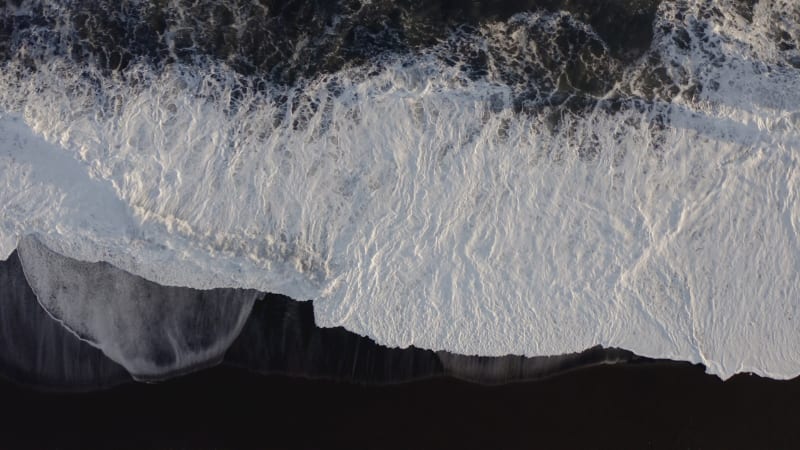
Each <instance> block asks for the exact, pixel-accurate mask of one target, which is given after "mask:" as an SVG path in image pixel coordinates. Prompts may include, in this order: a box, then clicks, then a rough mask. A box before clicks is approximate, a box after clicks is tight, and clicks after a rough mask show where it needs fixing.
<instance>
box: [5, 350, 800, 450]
mask: <svg viewBox="0 0 800 450" xmlns="http://www.w3.org/2000/svg"><path fill="white" fill-rule="evenodd" d="M0 398H2V408H0V411H2V412H0V445H1V446H2V448H35V449H45V448H130V449H144V448H161V449H234V448H326V449H327V448H349V449H358V448H369V449H372V448H386V449H428V448H433V449H438V448H459V449H465V448H476V449H492V448H608V449H612V448H616V449H618V448H638V449H646V448H668V449H716V448H720V449H721V448H727V449H732V448H743V449H759V448H761V449H764V448H773V449H775V448H797V447H798V446H800V428H799V427H798V426H797V424H798V423H800V405H799V404H798V400H800V380H794V381H789V382H781V381H774V380H767V379H762V378H758V377H755V376H747V375H740V376H736V377H734V378H733V379H731V380H729V381H727V382H724V383H723V382H721V381H720V380H719V379H717V378H715V377H712V376H708V375H705V374H704V373H703V369H702V368H701V367H698V366H691V365H689V364H683V363H645V364H621V365H614V366H598V367H592V368H587V369H582V370H576V371H572V372H569V373H565V374H562V375H559V376H556V377H552V378H548V379H545V380H539V381H534V382H524V383H514V384H506V385H502V386H484V385H478V384H471V383H466V382H463V381H457V380H454V379H452V378H437V379H429V380H424V381H416V382H411V383H403V384H397V385H390V386H368V385H361V384H353V383H343V382H332V381H323V380H308V379H304V378H290V377H283V376H268V377H265V376H261V375H254V374H251V373H248V372H246V371H243V370H239V369H232V368H217V369H212V370H208V371H204V372H200V373H197V374H194V375H190V376H187V377H183V378H178V379H175V380H172V381H169V382H166V383H162V384H156V385H145V384H128V385H124V386H119V387H116V388H112V389H109V390H104V391H98V392H94V393H86V394H46V393H40V392H36V391H33V390H30V389H27V388H20V387H17V386H14V385H12V384H10V383H7V382H3V383H0Z"/></svg>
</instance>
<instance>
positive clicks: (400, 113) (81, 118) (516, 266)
mask: <svg viewBox="0 0 800 450" xmlns="http://www.w3.org/2000/svg"><path fill="white" fill-rule="evenodd" d="M665 3H666V4H664V5H662V7H661V10H660V11H659V19H658V23H656V25H655V26H656V29H657V30H662V27H661V26H662V25H664V24H677V25H679V26H685V27H686V28H687V30H688V33H689V38H690V45H689V46H688V49H681V48H680V47H679V46H678V45H676V43H675V41H674V40H673V34H671V33H672V32H667V31H663V30H662V31H659V32H658V33H657V35H656V42H655V43H654V50H653V51H654V52H655V54H657V55H659V57H660V58H661V59H662V60H663V61H666V67H667V71H668V72H669V74H670V76H671V77H672V78H674V79H675V80H677V81H678V83H679V85H680V86H679V87H680V88H681V89H683V90H687V89H689V88H690V87H691V86H692V85H693V84H695V83H701V84H702V85H704V86H705V89H704V90H703V91H702V93H701V94H700V95H699V96H698V97H697V98H696V99H695V100H692V101H689V100H685V99H684V96H677V97H676V98H674V99H671V102H666V101H665V99H662V100H660V101H659V100H655V101H654V102H652V103H650V104H648V106H647V107H646V108H637V107H632V106H630V107H623V108H622V109H621V110H620V111H619V112H616V113H609V112H604V111H602V110H599V109H598V110H597V111H595V112H591V113H587V114H584V115H580V116H570V115H566V116H564V117H563V120H562V124H561V126H559V127H557V129H556V130H555V131H554V130H553V129H552V128H551V127H549V126H547V125H546V124H545V122H544V121H542V120H540V119H538V118H536V117H535V116H525V115H521V114H515V113H514V112H513V111H512V110H511V109H510V108H508V107H505V108H497V107H496V103H497V99H506V101H505V104H506V105H508V104H509V103H510V102H509V101H508V99H509V98H510V96H511V95H512V93H511V91H510V88H509V87H507V86H504V85H502V84H499V83H494V82H492V79H491V77H490V78H489V79H488V80H485V81H470V80H467V79H465V78H464V77H463V75H462V74H461V73H460V72H459V71H458V69H457V68H452V67H448V66H447V65H444V64H442V63H441V62H440V61H439V60H438V59H436V58H435V57H433V56H423V57H420V58H418V59H416V60H414V61H413V62H411V61H409V60H397V61H395V62H389V63H387V64H386V66H385V67H384V68H382V69H381V70H380V71H377V73H376V74H372V75H370V76H368V77H367V76H363V73H362V72H359V71H358V70H353V71H349V72H342V73H338V74H335V75H332V76H328V77H325V78H322V79H318V80H314V81H311V82H309V83H308V86H307V87H306V88H305V89H304V91H303V92H302V93H300V92H299V91H296V90H294V91H293V90H289V91H286V94H287V95H289V96H292V95H294V96H300V95H302V96H305V97H306V98H307V100H308V101H307V102H306V105H308V104H309V103H308V102H316V106H317V107H315V108H311V107H305V108H303V107H301V108H298V109H296V110H294V111H293V110H292V109H291V108H289V109H283V108H281V107H280V105H278V104H276V103H275V102H274V101H272V100H271V99H272V98H274V97H273V96H271V95H270V94H269V93H262V94H244V96H243V97H241V98H237V99H236V100H235V101H234V100H233V97H235V96H236V94H235V90H236V87H237V85H238V84H237V83H239V81H237V78H236V77H235V76H234V75H233V74H232V73H231V72H230V71H229V70H227V69H226V68H225V67H224V66H219V65H214V64H211V63H208V64H205V65H204V66H202V68H199V67H185V66H174V67H171V68H169V69H167V70H165V71H163V72H160V73H155V72H152V71H151V70H150V69H148V68H146V67H144V66H133V67H131V68H129V69H127V70H126V72H125V74H124V76H117V77H115V78H104V77H102V76H99V75H97V74H96V73H92V72H91V71H90V70H89V69H81V68H76V67H74V66H72V65H71V64H70V63H67V62H65V61H63V60H60V59H58V58H53V59H52V61H51V63H50V64H48V65H47V66H46V67H40V69H39V70H38V72H36V73H35V74H31V75H29V76H26V77H24V78H22V79H18V78H17V77H16V76H15V74H14V72H13V71H11V70H9V71H6V72H5V73H3V74H0V108H2V109H4V112H2V114H3V116H2V119H0V131H2V132H0V158H2V159H0V183H2V185H3V189H2V191H0V205H2V206H0V208H2V210H0V211H2V218H1V219H0V220H1V221H0V246H2V247H0V255H7V254H8V253H10V252H11V251H12V250H13V248H12V247H13V243H15V242H16V240H17V239H18V238H19V237H21V236H23V235H25V234H29V233H37V234H38V236H39V238H40V239H41V240H42V241H43V242H44V243H45V244H46V245H47V246H48V247H50V248H52V249H54V250H55V251H57V252H59V253H62V254H64V255H66V256H69V257H72V258H76V259H80V260H85V261H98V260H103V261H108V262H110V263H112V264H114V265H115V266H117V267H120V268H122V269H124V270H127V271H130V272H132V273H135V274H138V275H141V276H143V277H145V278H147V279H150V280H153V281H156V282H158V283H161V284H165V285H183V286H191V287H195V288H210V287H223V286H225V287H246V288H254V289H259V290H262V291H269V292H278V293H283V294H287V295H289V296H291V297H293V298H296V299H311V298H313V299H314V300H315V313H316V320H317V322H318V323H319V324H320V325H322V326H338V325H341V326H344V327H346V328H347V329H349V330H351V331H354V332H357V333H360V334H365V335H369V336H371V337H373V338H374V339H376V340H377V341H378V342H380V343H383V344H386V345H391V346H402V347H405V346H408V345H415V346H418V347H423V348H430V349H435V350H449V351H453V352H457V353H463V354H481V355H503V354H509V353H512V354H522V355H528V356H534V355H550V354H561V353H567V352H574V351H580V350H583V349H585V348H588V347H591V346H594V345H597V344H600V345H604V346H614V347H622V348H626V349H629V350H632V351H634V352H636V353H638V354H641V355H645V356H653V357H662V358H672V359H680V360H688V361H693V362H702V363H704V364H706V366H707V367H708V370H709V371H710V372H712V373H715V374H718V375H720V376H721V377H729V376H731V375H732V374H734V373H736V372H740V371H752V372H755V373H759V374H762V375H767V376H771V377H775V378H788V377H793V376H795V375H798V374H800V332H798V331H797V327H796V326H795V322H797V321H798V320H800V315H798V306H800V305H798V298H800V278H799V277H798V276H797V275H796V274H797V273H798V269H800V241H798V226H800V203H798V200H800V199H799V198H798V195H800V179H799V178H798V176H800V170H799V168H798V154H799V153H798V150H800V106H799V105H800V89H798V86H800V71H798V70H797V69H796V68H794V67H792V66H791V65H790V64H789V62H791V61H790V59H791V58H794V56H795V55H794V54H793V53H791V51H789V52H786V51H779V50H778V49H777V48H776V44H775V42H774V39H772V36H773V34H774V30H773V29H774V27H775V26H776V25H775V24H776V19H775V18H774V16H775V15H776V14H782V13H787V12H788V13H791V12H792V11H796V6H795V5H793V4H787V3H785V2H784V3H781V2H769V3H770V4H769V5H764V4H763V3H766V2H760V3H759V4H758V6H757V7H756V11H755V16H754V24H753V25H752V27H751V26H750V25H749V24H746V23H744V19H742V18H740V17H737V16H735V15H733V14H729V13H728V12H722V13H721V15H720V16H713V17H711V18H702V13H701V11H700V7H699V3H700V2H697V3H695V2H665ZM680 8H684V11H683V12H682V18H680V19H679V18H678V15H677V11H678V10H679V9H680ZM530 17H532V16H519V17H517V18H515V19H514V20H529V18H530ZM780 26H781V27H783V28H785V29H788V31H789V32H791V33H795V35H796V34H797V29H796V27H797V23H794V22H792V21H791V20H790V21H788V22H786V23H782V24H781V25H780ZM792 27H795V28H792ZM491 30H492V29H491V27H490V28H489V29H488V31H487V35H488V36H489V38H491ZM497 38H498V39H506V38H509V37H508V36H503V35H500V36H497ZM647 69H648V68H647V62H646V61H645V60H643V61H642V62H641V64H640V67H636V68H632V69H630V73H629V74H628V76H627V77H626V81H625V82H623V83H620V86H619V91H620V92H621V91H626V90H628V91H630V92H632V93H634V94H637V93H640V92H638V91H637V89H638V88H637V87H636V86H637V85H636V83H635V82H633V81H627V80H633V79H635V78H636V75H637V74H640V73H642V71H645V70H647ZM96 80H100V82H97V81H96ZM333 84H335V85H336V91H337V93H336V95H334V94H333V93H331V90H332V88H331V86H332V85H333ZM714 84H718V85H719V87H718V88H717V89H712V85H714ZM629 86H632V87H629ZM276 89H277V88H276ZM640 94H642V95H646V94H644V93H640ZM301 104H302V102H301ZM657 117H658V118H661V119H659V120H661V121H662V122H664V123H665V124H666V126H665V127H663V128H655V127H653V126H652V123H653V120H654V119H655V118H657ZM587 146H589V147H592V148H595V149H597V150H599V153H598V154H597V155H596V157H592V158H580V157H579V156H578V155H579V153H581V152H579V149H581V148H586V147H587Z"/></svg>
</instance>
